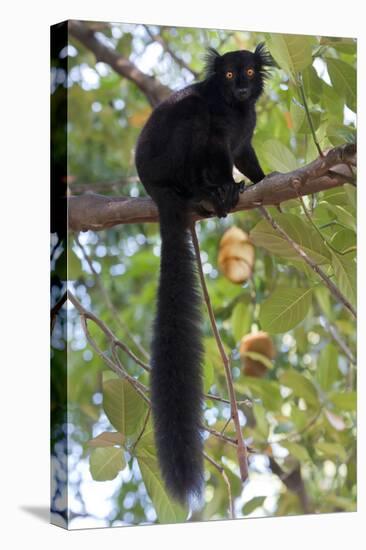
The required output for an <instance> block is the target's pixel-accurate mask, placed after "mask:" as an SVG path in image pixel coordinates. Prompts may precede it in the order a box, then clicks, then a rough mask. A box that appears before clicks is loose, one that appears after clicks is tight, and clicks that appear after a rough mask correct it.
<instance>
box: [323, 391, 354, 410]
mask: <svg viewBox="0 0 366 550" xmlns="http://www.w3.org/2000/svg"><path fill="white" fill-rule="evenodd" d="M328 399H329V401H330V402H331V403H333V405H334V406H335V407H336V408H337V409H338V410H339V411H349V412H355V411H356V407H357V394H356V392H355V391H349V392H332V393H330V394H329V395H328Z"/></svg>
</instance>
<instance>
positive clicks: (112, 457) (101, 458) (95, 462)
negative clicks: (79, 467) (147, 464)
mask: <svg viewBox="0 0 366 550" xmlns="http://www.w3.org/2000/svg"><path fill="white" fill-rule="evenodd" d="M125 466H126V462H125V458H124V454H123V451H122V449H119V448H117V447H100V448H97V449H93V450H92V451H91V453H90V473H91V475H92V478H93V479H94V480H95V481H107V480H111V479H114V478H115V477H116V476H117V475H118V473H119V472H120V471H121V470H123V469H124V467H125Z"/></svg>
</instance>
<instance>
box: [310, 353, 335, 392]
mask: <svg viewBox="0 0 366 550" xmlns="http://www.w3.org/2000/svg"><path fill="white" fill-rule="evenodd" d="M339 374H340V371H339V369H338V350H337V348H336V347H335V346H334V345H333V344H327V345H326V346H325V347H324V348H323V349H322V350H321V352H320V354H319V357H318V361H317V367H316V378H317V381H318V382H319V385H320V387H321V388H322V389H323V390H324V391H329V390H330V389H331V388H332V386H333V384H334V383H335V382H336V381H337V380H338V379H339Z"/></svg>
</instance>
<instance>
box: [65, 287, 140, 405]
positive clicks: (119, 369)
mask: <svg viewBox="0 0 366 550" xmlns="http://www.w3.org/2000/svg"><path fill="white" fill-rule="evenodd" d="M67 297H68V299H69V300H70V302H71V303H72V305H73V306H74V307H75V309H76V310H77V311H78V312H79V315H80V321H81V326H82V329H83V332H84V334H85V337H86V339H87V341H88V342H89V344H90V345H91V347H92V348H93V349H94V351H95V352H96V353H97V354H98V355H99V356H100V357H101V358H102V359H103V361H104V362H105V363H106V364H107V365H108V367H109V368H110V369H111V370H113V371H114V372H115V373H116V374H117V376H119V377H120V378H124V379H126V380H127V382H129V383H130V384H131V386H132V387H133V388H134V389H135V390H136V391H137V393H138V394H139V395H140V396H141V397H142V399H143V400H144V401H146V403H148V405H150V400H149V398H148V397H146V395H145V394H146V393H147V392H148V388H147V387H146V386H144V384H141V382H139V381H138V380H137V379H136V378H134V377H133V376H131V375H130V374H128V372H127V371H126V369H124V368H123V366H122V364H121V362H120V361H119V359H118V358H116V362H114V361H112V360H111V358H110V357H109V356H108V355H107V353H105V352H104V351H102V350H101V349H100V348H99V346H98V345H97V343H96V342H95V340H94V338H93V337H92V336H91V334H90V332H89V329H88V325H87V320H88V319H90V320H91V321H93V322H94V323H95V324H96V325H97V326H98V327H99V328H100V329H101V331H102V332H103V333H104V335H105V336H106V338H107V340H108V341H109V343H110V345H111V346H112V348H113V346H115V345H116V344H117V343H118V342H119V340H118V338H116V337H115V335H114V334H113V332H112V331H111V330H110V329H109V328H108V327H107V325H106V324H105V323H103V321H101V320H100V319H99V318H98V317H97V316H96V315H94V314H93V313H91V311H88V310H87V309H85V308H84V307H83V306H82V305H81V303H80V302H79V300H77V299H76V297H75V296H74V295H73V294H72V292H70V291H68V293H67ZM112 354H113V349H112Z"/></svg>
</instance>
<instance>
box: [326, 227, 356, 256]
mask: <svg viewBox="0 0 366 550" xmlns="http://www.w3.org/2000/svg"><path fill="white" fill-rule="evenodd" d="M330 242H331V243H332V246H334V248H335V249H336V250H338V251H339V252H345V251H346V250H349V249H353V248H355V247H356V234H355V232H354V231H352V230H351V229H345V228H342V229H340V230H339V231H337V232H336V233H334V235H333V236H332V238H331V241H330Z"/></svg>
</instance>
